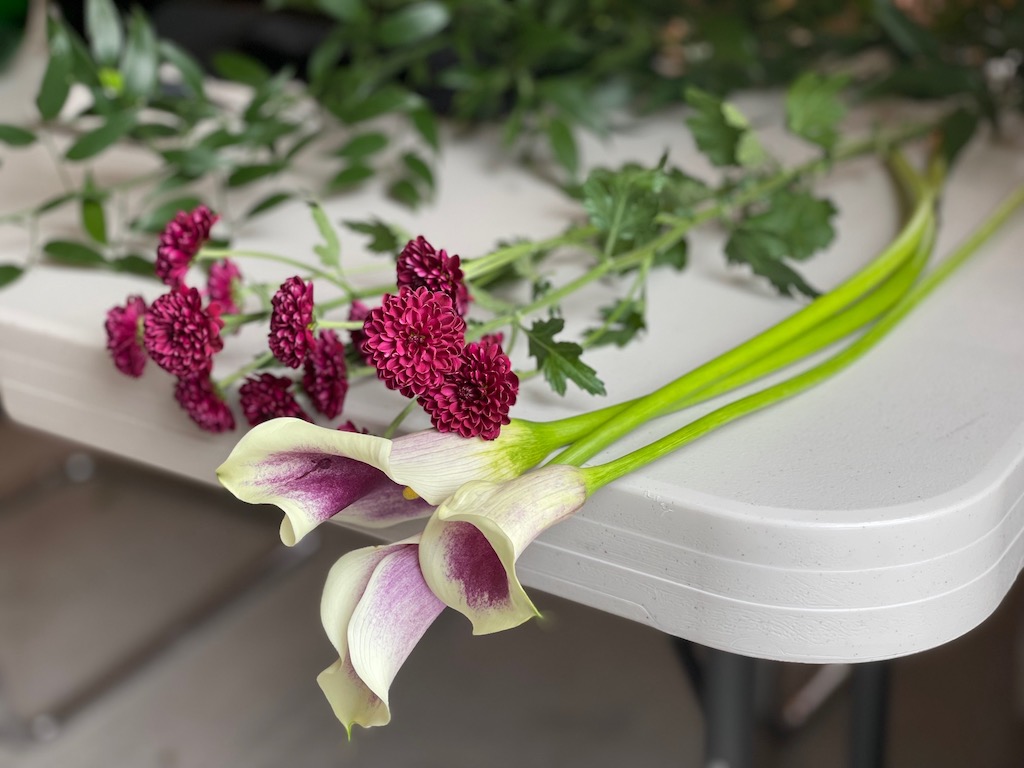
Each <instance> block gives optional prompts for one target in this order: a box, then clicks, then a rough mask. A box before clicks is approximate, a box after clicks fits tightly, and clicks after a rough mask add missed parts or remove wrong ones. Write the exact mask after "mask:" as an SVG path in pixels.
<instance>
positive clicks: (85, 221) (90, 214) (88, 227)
mask: <svg viewBox="0 0 1024 768" xmlns="http://www.w3.org/2000/svg"><path fill="white" fill-rule="evenodd" d="M82 227H83V228H84V229H85V231H86V232H87V233H88V234H89V237H91V238H92V239H93V240H95V241H96V242H97V243H100V244H102V245H105V244H106V242H107V217H106V215H105V213H104V211H103V201H102V200H101V199H100V198H99V197H98V196H94V195H90V196H88V197H83V198H82Z"/></svg>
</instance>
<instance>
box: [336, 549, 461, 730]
mask: <svg viewBox="0 0 1024 768" xmlns="http://www.w3.org/2000/svg"><path fill="white" fill-rule="evenodd" d="M418 538H419V537H416V536H414V537H412V538H409V539H405V540H404V541H400V542H398V543H396V544H385V545H382V546H377V547H364V548H363V549H357V550H353V551H351V552H349V553H347V554H345V555H343V556H342V557H341V558H340V559H339V560H338V561H337V562H336V563H335V564H334V566H333V567H332V568H331V571H330V573H329V574H328V576H327V583H326V585H325V586H324V594H323V598H322V600H321V603H320V618H321V620H322V621H323V625H324V630H325V631H326V632H327V636H328V638H329V639H330V641H331V643H332V644H333V645H334V647H335V649H336V650H337V651H338V660H337V661H336V662H335V663H334V664H332V665H331V666H329V667H328V668H327V669H325V670H324V671H323V672H321V673H320V674H319V675H318V676H317V682H318V683H319V684H320V689H321V690H322V691H323V692H324V695H325V696H326V697H327V700H328V702H330V705H331V708H332V709H333V710H334V714H335V716H336V717H337V718H338V719H339V720H340V721H341V722H342V724H343V725H344V726H345V730H346V731H348V734H349V736H350V737H351V735H352V726H353V725H361V726H363V727H364V728H370V727H372V726H375V725H387V723H388V722H390V720H391V710H390V708H389V706H388V691H389V689H390V687H391V683H392V681H393V680H394V679H395V675H396V674H397V673H398V670H399V669H400V668H401V666H402V664H403V663H404V662H405V660H406V659H407V658H408V657H409V654H410V653H411V652H412V649H413V648H414V647H415V646H416V643H418V642H419V640H420V638H421V637H423V634H424V633H425V632H426V631H427V629H428V628H429V627H430V625H431V624H432V623H433V622H434V619H436V618H437V617H438V615H439V614H440V613H441V611H442V610H444V603H442V602H441V601H440V600H438V599H437V598H436V597H434V595H433V593H432V592H431V591H430V589H429V587H427V585H426V583H425V582H424V581H423V576H422V575H421V573H420V565H419V559H418V554H417V550H418V549H419V547H418V544H417V542H418Z"/></svg>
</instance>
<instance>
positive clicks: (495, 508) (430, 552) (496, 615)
mask: <svg viewBox="0 0 1024 768" xmlns="http://www.w3.org/2000/svg"><path fill="white" fill-rule="evenodd" d="M586 499H587V485H586V483H585V481H584V475H583V473H582V472H581V471H580V469H579V468H577V467H572V466H567V465H564V464H551V465H548V466H546V467H542V468H540V469H536V470H534V471H532V472H528V473H526V474H524V475H522V476H521V477H517V478H515V479H512V480H508V481H505V482H502V483H493V482H487V481H474V482H470V483H466V484H465V485H463V486H462V487H461V488H459V490H458V491H456V492H455V494H453V495H452V497H451V498H450V499H447V500H446V501H444V502H443V503H442V504H441V505H440V506H439V507H438V508H437V509H436V510H435V512H434V514H433V515H432V516H431V518H430V520H429V521H428V522H427V525H426V528H425V529H424V531H423V533H422V535H421V540H420V547H419V557H420V566H421V568H422V571H423V577H424V579H425V580H426V582H427V584H428V586H429V587H430V589H431V590H432V591H433V593H434V594H435V595H437V597H438V598H440V599H441V601H442V602H444V603H445V604H446V605H448V606H450V607H451V608H454V609H455V610H457V611H459V612H460V613H462V614H464V615H465V616H466V617H467V618H468V619H469V620H470V621H471V622H472V624H473V634H475V635H484V634H489V633H491V632H500V631H502V630H505V629H511V628H512V627H516V626H518V625H520V624H522V623H523V622H524V621H527V620H529V619H531V618H533V617H534V616H536V615H537V609H536V608H535V607H534V605H533V601H531V600H530V598H529V596H527V594H526V591H525V590H524V589H523V586H522V584H520V583H519V577H518V576H517V575H516V570H515V563H516V560H518V559H519V556H520V555H521V554H522V553H523V550H524V549H526V547H527V546H528V545H529V544H530V542H532V541H533V540H534V539H535V538H537V536H538V535H539V534H540V533H541V532H542V531H544V530H546V529H547V528H550V527H551V526H552V525H554V524H555V523H557V522H559V521H561V520H564V519H565V518H567V517H569V516H570V515H572V514H573V513H574V512H576V511H577V510H578V509H579V508H580V507H582V506H583V502H584V501H586Z"/></svg>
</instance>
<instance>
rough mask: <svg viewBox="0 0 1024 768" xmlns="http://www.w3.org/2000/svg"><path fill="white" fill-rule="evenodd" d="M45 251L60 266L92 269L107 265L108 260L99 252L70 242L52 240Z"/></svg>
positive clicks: (45, 247)
mask: <svg viewBox="0 0 1024 768" xmlns="http://www.w3.org/2000/svg"><path fill="white" fill-rule="evenodd" d="M43 251H44V252H45V253H46V255H47V256H49V257H50V258H51V259H52V260H53V261H55V262H57V263H58V264H69V265H72V266H76V267H92V266H97V265H99V264H104V263H106V259H104V258H103V254H102V253H100V252H99V251H97V250H95V249H94V248H90V247H89V246H88V245H83V244H82V243H75V242H72V241H70V240H51V241H50V242H48V243H47V244H46V245H44V246H43Z"/></svg>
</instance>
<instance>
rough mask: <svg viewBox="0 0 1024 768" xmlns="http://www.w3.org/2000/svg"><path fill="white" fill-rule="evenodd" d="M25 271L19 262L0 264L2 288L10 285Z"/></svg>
mask: <svg viewBox="0 0 1024 768" xmlns="http://www.w3.org/2000/svg"><path fill="white" fill-rule="evenodd" d="M24 273H25V269H24V268H23V267H19V266H18V265H17V264H0V288H2V287H3V286H5V285H10V284H11V283H13V282H14V281H15V280H17V279H18V278H19V277H21V276H22V275H23V274H24Z"/></svg>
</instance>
